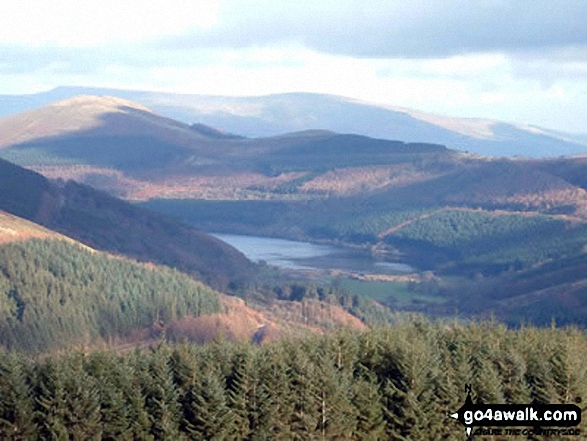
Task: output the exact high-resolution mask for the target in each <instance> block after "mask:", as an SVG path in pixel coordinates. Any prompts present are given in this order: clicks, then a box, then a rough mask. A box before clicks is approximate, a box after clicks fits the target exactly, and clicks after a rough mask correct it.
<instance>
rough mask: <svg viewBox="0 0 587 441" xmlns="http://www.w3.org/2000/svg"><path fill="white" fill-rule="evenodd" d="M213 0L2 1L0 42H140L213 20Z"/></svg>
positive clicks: (58, 44) (82, 44) (78, 44)
mask: <svg viewBox="0 0 587 441" xmlns="http://www.w3.org/2000/svg"><path fill="white" fill-rule="evenodd" d="M217 8H218V2H217V1H216V0H198V1H194V0H174V1H173V2H172V3H170V2H168V1H164V0H148V1H144V0H124V1H118V0H99V1H97V0H84V1H79V0H54V1H46V2H43V1H38V0H2V2H0V43H1V44H3V45H30V46H37V47H47V46H56V47H62V48H64V47H90V46H94V47H95V46H100V45H104V44H109V43H120V42H138V41H145V40H148V39H151V38H157V37H160V36H162V35H176V34H179V33H181V32H183V31H185V30H187V29H206V28H209V27H210V26H212V25H213V24H214V23H215V22H216V20H217Z"/></svg>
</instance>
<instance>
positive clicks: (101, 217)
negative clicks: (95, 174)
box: [0, 160, 255, 289]
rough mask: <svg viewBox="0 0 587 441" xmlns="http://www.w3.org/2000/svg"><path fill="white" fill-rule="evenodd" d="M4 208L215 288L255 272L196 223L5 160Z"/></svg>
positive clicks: (1, 178) (1, 177)
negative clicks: (171, 216)
mask: <svg viewBox="0 0 587 441" xmlns="http://www.w3.org/2000/svg"><path fill="white" fill-rule="evenodd" d="M0 210H3V211H6V212H8V213H11V214H13V215H16V216H19V217H23V218H25V219H28V220H30V221H34V222H36V223H39V224H41V225H43V226H45V227H49V228H51V229H52V230H56V231H58V232H60V233H62V234H64V235H66V236H68V237H71V238H73V239H76V240H78V241H80V242H82V243H83V244H86V245H88V246H90V247H92V248H95V249H98V250H103V251H108V252H111V253H115V254H122V255H126V256H129V257H132V258H135V259H138V260H141V261H149V262H154V263H158V264H164V265H168V266H171V267H175V268H178V269H180V270H182V271H185V272H187V273H190V274H192V275H194V276H196V277H198V278H200V279H201V280H202V281H204V282H206V283H208V284H210V285H211V286H213V287H216V288H221V289H226V288H227V287H229V286H232V287H237V286H239V284H242V283H245V281H246V280H248V279H249V277H250V276H251V275H252V274H254V271H255V267H254V265H253V264H252V263H251V262H250V261H249V260H247V259H246V258H245V257H244V255H242V254H241V253H240V252H238V251H237V250H236V249H234V248H232V247H231V246H229V245H227V244H225V243H224V242H222V241H220V240H218V239H216V238H214V237H212V236H210V235H208V234H205V233H202V232H200V231H198V230H196V229H195V228H193V227H190V226H188V225H185V224H182V223H179V222H177V221H174V220H172V219H169V218H167V217H165V216H163V215H160V214H156V213H152V212H150V211H148V210H145V209H142V208H139V207H136V206H133V205H130V204H129V203H127V202H124V201H121V200H118V199H116V198H113V197H111V196H108V195H106V194H104V193H101V192H99V191H97V190H94V189H92V188H90V187H87V186H84V185H81V184H77V183H75V182H63V181H62V182H51V181H49V180H48V179H46V178H44V177H43V176H41V175H39V174H37V173H35V172H33V171H30V170H26V169H23V168H21V167H19V166H16V165H14V164H11V163H9V162H6V161H3V160H0Z"/></svg>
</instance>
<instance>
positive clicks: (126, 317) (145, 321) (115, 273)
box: [0, 239, 221, 351]
mask: <svg viewBox="0 0 587 441" xmlns="http://www.w3.org/2000/svg"><path fill="white" fill-rule="evenodd" d="M0 287H1V288H0V305H1V306H0V311H1V312H0V336H1V337H0V346H2V347H4V348H6V349H10V350H24V351H48V350H51V349H56V348H67V347H71V346H72V345H80V344H95V342H96V341H97V340H99V339H102V340H108V339H112V338H114V337H124V336H126V335H128V334H129V333H131V332H132V331H133V330H135V329H137V328H142V327H145V326H150V325H152V324H154V323H159V322H161V323H166V322H169V321H172V320H175V319H177V318H181V317H185V316H192V317H198V316H200V315H203V314H212V313H215V312H219V311H220V310H221V306H220V300H219V295H218V293H217V292H215V291H213V290H212V289H211V288H209V287H207V286H205V285H204V284H202V283H200V282H197V281H195V280H194V279H191V278H190V277H188V276H187V275H185V274H181V273H179V272H177V271H174V270H171V269H169V268H163V267H155V266H150V267H147V266H146V265H141V264H138V263H136V262H131V261H129V260H127V259H120V258H118V259H115V258H113V257H111V256H108V255H106V254H104V253H100V252H94V251H90V250H87V249H84V248H82V247H80V246H78V245H77V244H74V243H71V241H70V243H68V242H65V241H62V240H55V239H44V240H39V239H34V240H28V241H24V242H17V243H12V244H8V245H3V246H0Z"/></svg>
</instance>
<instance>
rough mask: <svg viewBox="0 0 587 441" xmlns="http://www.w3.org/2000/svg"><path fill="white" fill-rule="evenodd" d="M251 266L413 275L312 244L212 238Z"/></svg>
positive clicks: (365, 256) (364, 254)
mask: <svg viewBox="0 0 587 441" xmlns="http://www.w3.org/2000/svg"><path fill="white" fill-rule="evenodd" d="M213 236H216V237H218V238H219V239H221V240H223V241H224V242H226V243H228V244H230V245H232V246H233V247H235V248H236V249H237V250H239V251H241V252H242V253H243V254H244V255H245V256H247V257H248V258H249V259H251V260H252V261H255V262H260V261H265V262H266V263H267V264H269V265H273V266H277V267H280V268H286V269H295V270H300V269H319V270H343V271H352V272H357V273H370V274H398V273H408V272H412V271H414V269H413V268H412V267H410V266H409V265H406V264H404V263H397V262H386V261H382V260H378V259H376V258H374V257H373V256H372V255H371V254H370V253H369V252H368V251H366V250H358V249H354V248H346V247H339V246H334V245H322V244H314V243H310V242H300V241H293V240H285V239H274V238H270V237H258V236H243V235H236V234H213Z"/></svg>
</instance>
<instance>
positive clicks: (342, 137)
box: [0, 95, 457, 200]
mask: <svg viewBox="0 0 587 441" xmlns="http://www.w3.org/2000/svg"><path fill="white" fill-rule="evenodd" d="M455 156H457V155H456V153H455V152H452V151H449V150H447V149H446V147H444V146H441V145H438V144H431V143H404V142H402V141H390V140H384V139H375V138H370V137H366V136H362V135H354V134H350V135H349V134H338V133H334V132H330V131H325V130H313V131H309V130H307V131H302V132H295V133H289V134H284V135H279V136H272V137H267V138H253V139H249V138H242V137H239V136H236V135H232V134H228V133H224V132H221V131H219V130H216V129H214V128H212V127H208V126H205V125H202V124H194V125H187V124H184V123H181V122H177V121H174V120H171V119H169V118H166V117H163V116H160V115H158V114H157V113H156V112H154V111H151V110H150V109H148V108H145V107H143V106H142V105H140V104H136V103H133V102H130V101H126V100H122V99H120V98H115V97H105V96H90V95H83V96H76V97H73V98H69V99H66V100H63V101H59V102H57V103H52V104H50V105H47V106H45V107H41V108H38V109H33V110H28V111H26V112H24V113H21V114H18V115H13V116H9V117H5V118H2V119H0V157H2V158H4V159H7V160H9V161H11V162H15V163H18V164H20V165H23V166H28V167H33V168H35V169H36V170H38V171H41V172H42V173H43V174H45V175H46V176H49V177H59V178H64V179H69V178H71V179H75V180H77V181H81V182H85V183H88V184H90V185H92V186H95V187H98V188H101V189H104V190H108V191H109V192H110V193H113V194H115V195H118V196H123V197H125V198H127V199H136V200H140V199H149V198H153V197H158V196H162V195H164V197H184V198H185V197H187V198H193V197H199V198H237V199H239V198H249V197H253V198H258V197H260V196H259V194H262V193H263V192H265V191H266V190H267V189H274V190H276V192H277V193H278V194H280V193H281V194H283V192H289V191H290V190H288V186H289V187H292V188H295V187H296V186H297V185H301V184H302V183H303V182H304V181H307V180H310V179H311V178H312V177H313V176H315V175H317V174H322V173H324V172H327V171H329V170H333V169H337V168H348V167H361V166H381V165H392V164H400V163H407V162H413V161H414V159H415V158H420V159H422V160H423V159H424V158H428V159H427V161H429V162H430V161H431V160H433V159H434V158H436V159H435V161H437V162H438V161H440V162H442V158H445V159H447V158H452V157H455Z"/></svg>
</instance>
